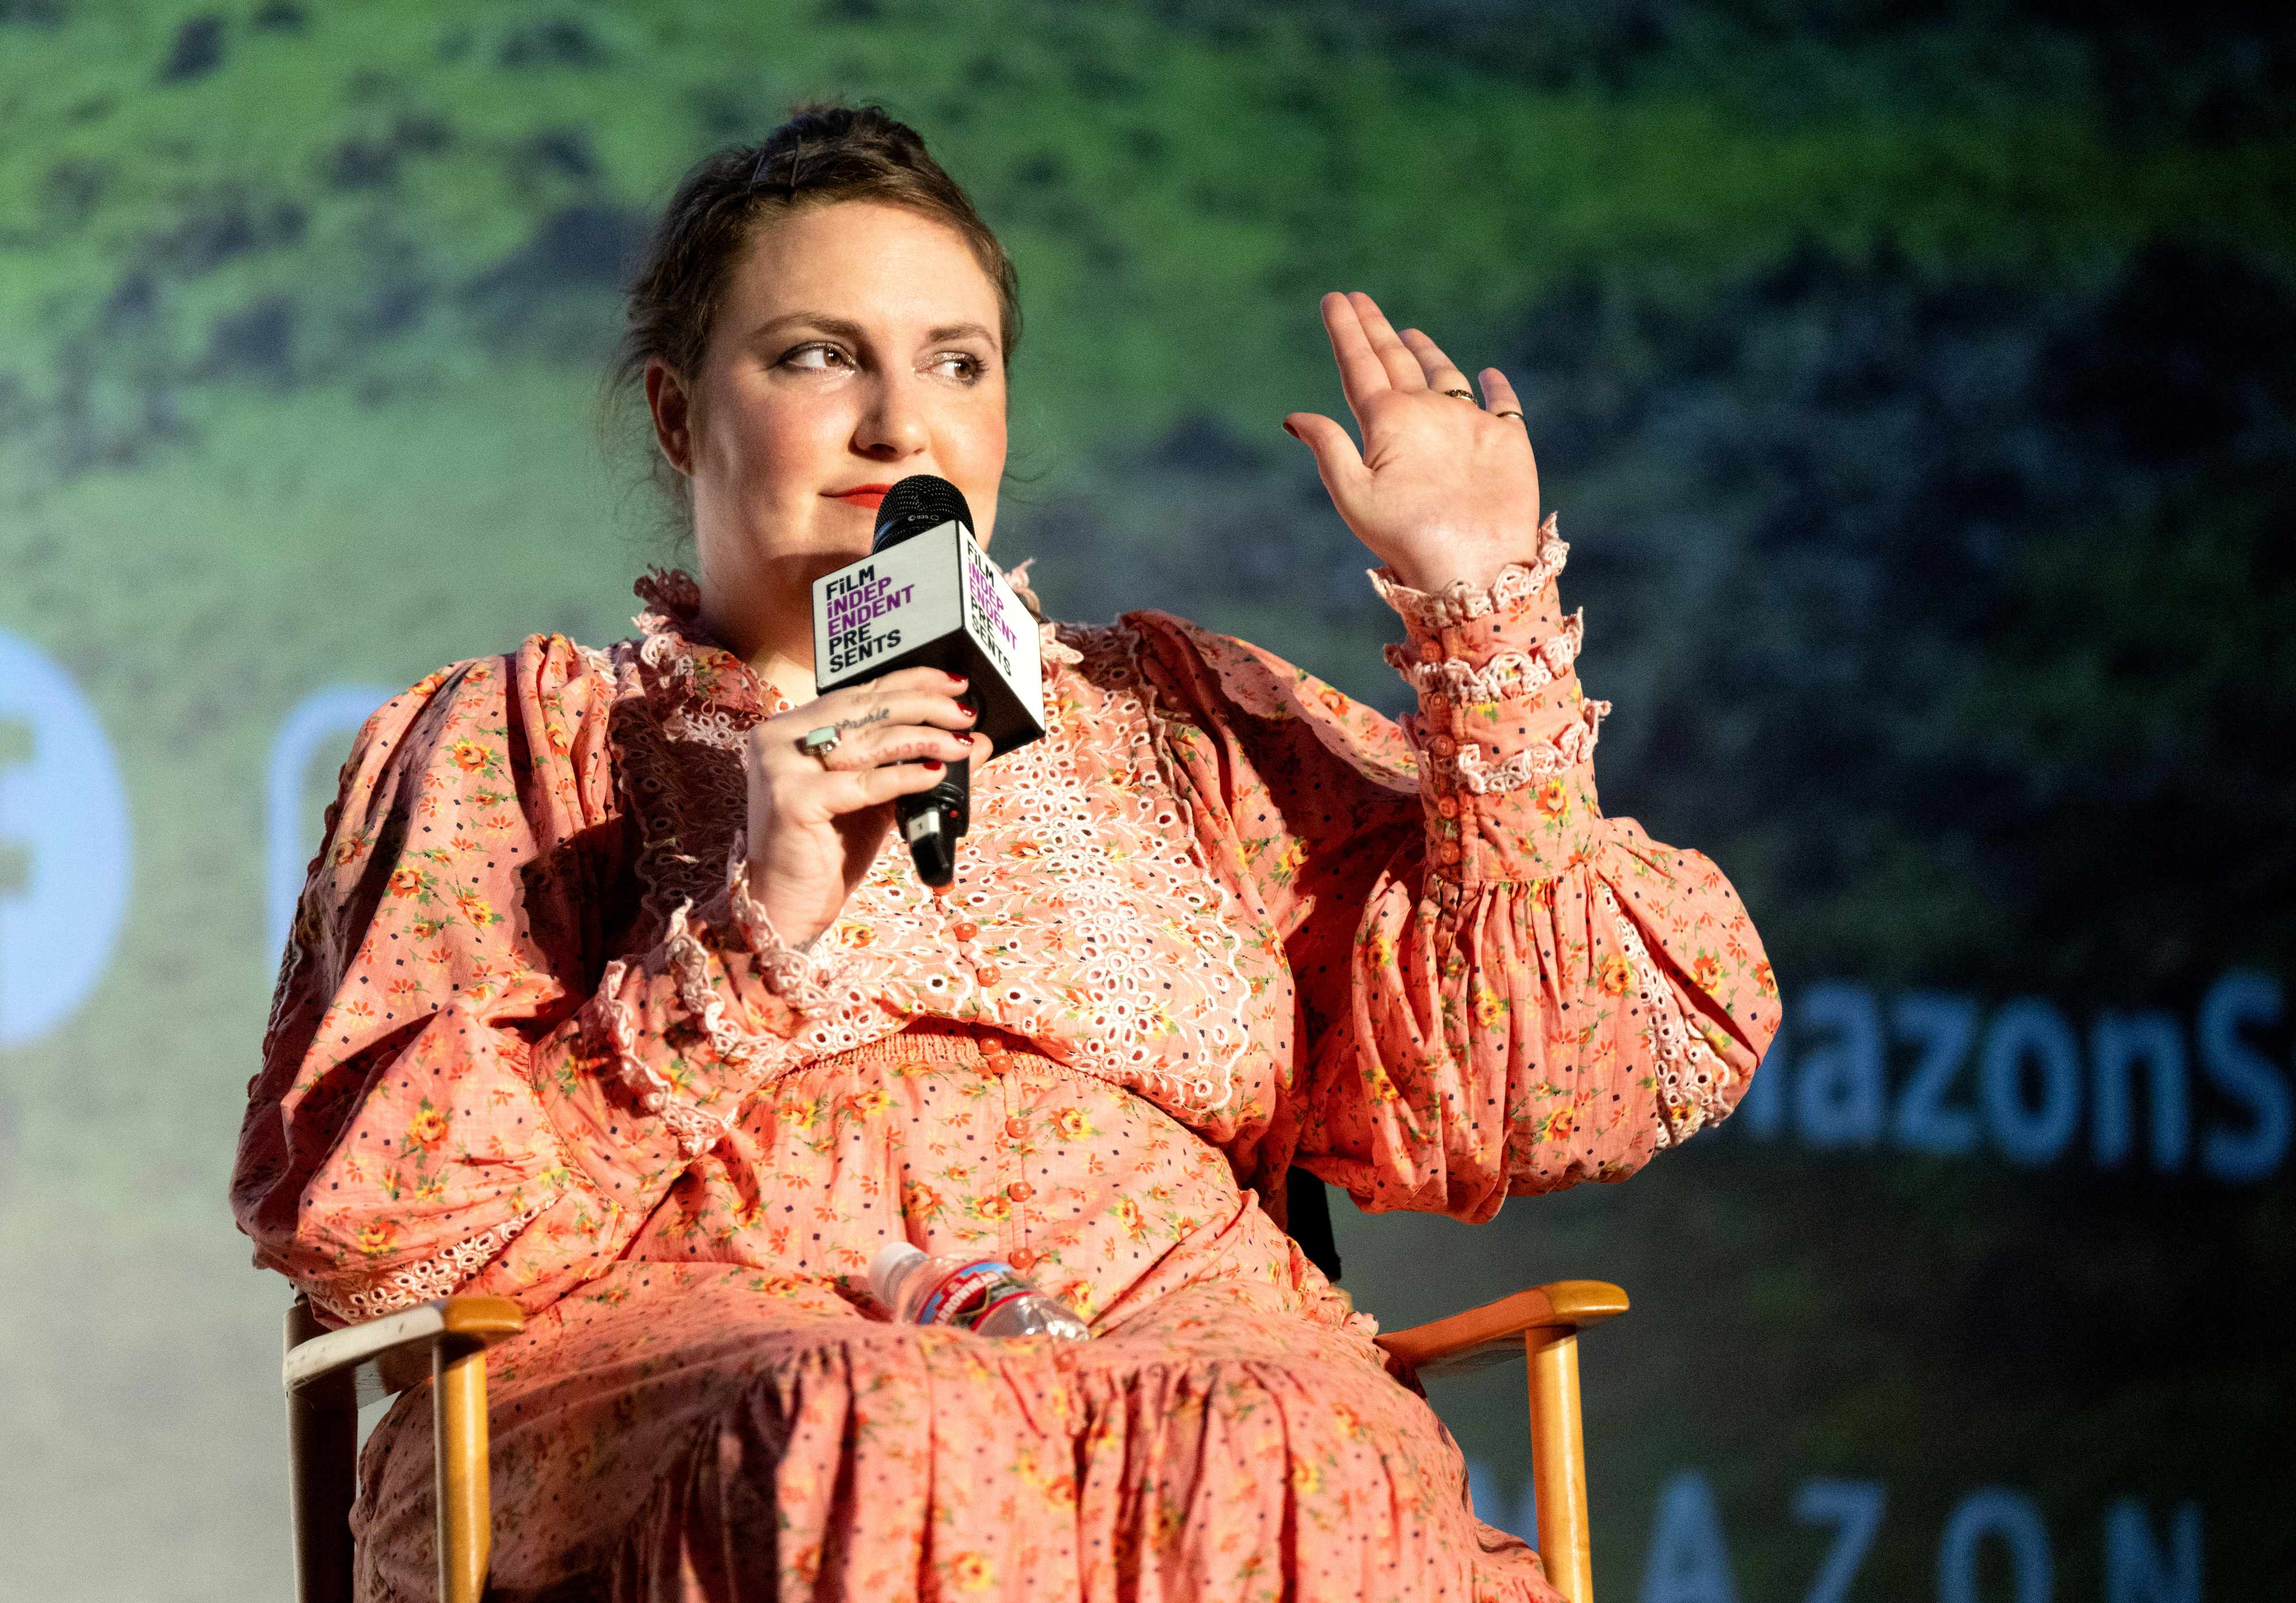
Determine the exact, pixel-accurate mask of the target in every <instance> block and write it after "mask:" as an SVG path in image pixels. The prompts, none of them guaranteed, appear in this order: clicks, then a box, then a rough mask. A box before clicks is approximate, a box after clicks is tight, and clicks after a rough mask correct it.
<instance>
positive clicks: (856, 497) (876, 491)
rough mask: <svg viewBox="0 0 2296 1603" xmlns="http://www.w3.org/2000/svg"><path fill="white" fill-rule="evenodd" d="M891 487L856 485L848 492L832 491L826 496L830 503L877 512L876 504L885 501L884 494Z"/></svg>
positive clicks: (884, 485) (887, 485) (883, 485)
mask: <svg viewBox="0 0 2296 1603" xmlns="http://www.w3.org/2000/svg"><path fill="white" fill-rule="evenodd" d="M891 488H892V486H891V485H889V484H857V485H855V486H854V487H852V488H851V489H849V490H832V491H829V492H827V494H828V495H829V498H830V499H831V500H832V501H843V502H848V503H851V504H852V505H854V506H861V507H866V508H868V509H869V510H870V511H876V510H877V503H879V502H881V501H882V500H884V499H885V492H886V491H888V490H890V489H891Z"/></svg>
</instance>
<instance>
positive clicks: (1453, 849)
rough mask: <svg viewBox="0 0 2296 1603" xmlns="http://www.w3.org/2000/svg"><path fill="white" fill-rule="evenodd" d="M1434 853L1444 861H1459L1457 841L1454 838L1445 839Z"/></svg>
mask: <svg viewBox="0 0 2296 1603" xmlns="http://www.w3.org/2000/svg"><path fill="white" fill-rule="evenodd" d="M1435 855H1437V856H1438V857H1440V858H1441V859H1442V860H1443V861H1444V862H1446V863H1456V862H1458V861H1459V843H1458V842H1457V841H1456V840H1447V841H1445V842H1444V843H1443V845H1442V847H1441V849H1439V851H1437V852H1436V854H1435Z"/></svg>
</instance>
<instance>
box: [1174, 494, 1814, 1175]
mask: <svg viewBox="0 0 2296 1603" xmlns="http://www.w3.org/2000/svg"><path fill="white" fill-rule="evenodd" d="M1567 551H1568V547H1567V546H1565V545H1564V544H1563V543H1562V540H1561V539H1560V538H1558V537H1557V536H1556V534H1555V532H1554V522H1553V519H1549V520H1548V523H1547V525H1546V528H1543V529H1542V530H1541V541H1540V546H1539V551H1538V557H1537V560H1535V561H1533V562H1530V563H1527V564H1519V565H1515V566H1513V567H1510V568H1507V569H1506V570H1505V571H1504V572H1503V573H1502V574H1501V575H1500V576H1499V577H1498V578H1497V581H1496V582H1495V583H1494V584H1493V585H1491V586H1490V587H1489V588H1488V589H1487V590H1473V589H1471V588H1468V587H1464V586H1454V587H1453V588H1452V589H1451V590H1450V591H1449V592H1447V593H1443V594H1440V595H1435V594H1427V593H1421V592H1416V591H1412V590H1408V589H1406V588H1405V587H1403V586H1402V585H1399V584H1397V583H1396V582H1394V581H1393V580H1392V578H1391V577H1388V576H1386V575H1384V574H1380V575H1374V583H1375V584H1377V585H1378V586H1379V588H1380V591H1381V593H1382V595H1383V596H1384V597H1385V598H1386V600H1387V601H1389V603H1390V605H1392V606H1393V607H1394V608H1395V609H1396V610H1397V611H1398V613H1399V614H1400V615H1401V616H1402V618H1403V621H1404V625H1405V627H1406V631H1407V634H1408V637H1409V638H1408V642H1407V643H1406V644H1405V645H1403V646H1400V647H1390V648H1389V660H1390V662H1391V663H1392V664H1394V665H1395V666H1396V667H1398V668H1399V669H1400V670H1401V671H1402V673H1403V674H1404V675H1405V677H1406V680H1407V681H1408V682H1409V683H1410V684H1411V685H1412V687H1413V688H1414V689H1415V691H1417V693H1418V708H1417V710H1416V712H1415V713H1414V714H1412V715H1409V716H1406V717H1405V718H1404V719H1403V720H1402V721H1401V724H1400V726H1399V727H1398V725H1396V724H1390V723H1389V722H1388V721H1387V720H1386V719H1384V718H1382V717H1381V716H1379V715H1378V714H1377V713H1375V712H1373V711H1371V710H1370V709H1368V708H1365V707H1362V706H1360V705H1359V704H1357V703H1355V702H1353V701H1351V700H1349V699H1347V698H1346V697H1343V696H1341V695H1340V694H1339V693H1338V692H1337V691H1333V690H1332V689H1330V688H1329V687H1328V686H1324V685H1322V684H1320V683H1317V682H1316V681H1315V680H1314V679H1312V678H1311V677H1309V676H1308V675H1304V674H1301V673H1300V672H1299V671H1298V670H1297V669H1295V668H1292V667H1289V666H1288V665H1286V664H1283V663H1281V662H1279V661H1277V660H1276V659H1275V658H1272V657H1270V656H1268V655H1267V654H1266V653H1264V652H1260V651H1259V650H1256V649H1255V648H1252V647H1250V646H1246V645H1242V643H1240V642H1234V641H1228V640H1225V639H1222V638H1221V637H1218V636H1214V635H1210V634H1207V633H1206V632H1203V631H1201V630H1196V629H1194V628H1193V626H1187V625H1184V624H1181V623H1179V622H1178V621H1177V620H1172V619H1161V618H1154V617H1141V618H1139V620H1138V621H1137V622H1136V627H1139V628H1141V629H1142V631H1143V634H1144V637H1145V638H1146V639H1147V641H1148V642H1149V643H1148V648H1147V655H1148V657H1149V658H1151V660H1152V662H1153V663H1154V665H1155V668H1156V674H1155V676H1156V677H1157V679H1158V682H1159V684H1160V689H1161V691H1162V692H1163V695H1164V698H1165V701H1166V705H1167V707H1169V711H1170V713H1171V716H1172V723H1173V726H1174V729H1175V733H1174V735H1173V736H1172V737H1171V739H1170V740H1169V746H1170V748H1171V753H1172V757H1171V763H1172V766H1173V768H1174V770H1175V771H1176V773H1177V776H1178V784H1179V787H1180V788H1181V789H1184V790H1185V791H1186V792H1187V793H1188V794H1189V795H1190V796H1191V797H1193V799H1194V801H1195V804H1196V806H1197V809H1198V814H1199V817H1200V820H1201V821H1202V822H1200V825H1199V832H1200V835H1202V836H1205V837H1216V838H1217V839H1216V840H1213V841H1211V843H1210V844H1211V846H1212V849H1213V850H1214V852H1215V853H1216V854H1217V855H1218V856H1219V857H1220V858H1221V859H1222V860H1224V861H1225V862H1226V863H1227V864H1228V872H1229V874H1230V875H1231V877H1232V878H1234V879H1237V880H1239V881H1241V884H1240V890H1241V893H1242V896H1243V899H1244V900H1245V901H1246V902H1247V904H1256V905H1257V908H1258V909H1259V912H1260V914H1261V916H1262V917H1264V918H1265V919H1266V920H1267V924H1268V927H1269V928H1270V929H1271V931H1272V935H1271V938H1273V939H1275V940H1279V941H1281V942H1282V944H1283V953H1284V955H1285V958H1286V960H1287V962H1286V968H1287V969H1288V971H1289V974H1290V976H1291V978H1292V985H1293V986H1294V987H1295V993H1296V994H1295V998H1294V1005H1295V1006H1296V1009H1297V1011H1298V1017H1299V1024H1298V1031H1297V1039H1298V1041H1299V1043H1300V1045H1299V1051H1298V1053H1297V1059H1298V1061H1297V1067H1296V1069H1295V1072H1294V1077H1293V1083H1292V1085H1291V1086H1290V1088H1289V1095H1288V1098H1287V1100H1286V1106H1285V1107H1283V1108H1280V1109H1278V1110H1275V1113H1274V1115H1273V1118H1274V1120H1275V1125H1277V1126H1279V1128H1278V1129H1277V1130H1276V1131H1275V1134H1274V1135H1273V1136H1272V1138H1271V1141H1270V1144H1271V1145H1272V1146H1274V1147H1275V1148H1276V1149H1278V1153H1279V1155H1280V1154H1281V1153H1283V1152H1288V1153H1289V1158H1290V1161H1292V1162H1295V1163H1298V1164H1300V1165H1304V1166H1305V1167H1307V1168H1308V1169H1309V1170H1310V1171H1311V1172H1313V1173H1315V1174H1318V1175H1320V1176H1322V1177H1323V1178H1324V1179H1325V1180H1328V1181H1330V1182H1333V1183H1335V1184H1338V1185H1341V1186H1344V1187H1346V1188H1347V1190H1349V1192H1350V1193H1351V1194H1352V1195H1353V1196H1354V1197H1355V1198H1356V1200H1357V1202H1358V1204H1360V1205H1361V1206H1365V1207H1367V1208H1371V1209H1374V1210H1377V1209H1384V1208H1415V1209H1423V1210H1429V1211H1439V1212H1444V1213H1448V1214H1451V1215H1456V1216H1457V1217H1460V1218H1464V1219H1469V1220H1480V1219H1483V1218H1487V1217H1488V1216H1489V1215H1492V1214H1493V1213H1495V1212H1496V1211H1497V1208H1498V1206H1499V1205H1500V1203H1501V1202H1502V1201H1503V1200H1504V1198H1505V1197H1507V1196H1508V1195H1511V1194H1519V1193H1526V1192H1536V1191H1546V1190H1556V1189H1559V1188H1562V1187H1564V1186H1568V1185H1571V1184H1575V1183H1577V1182H1581V1181H1585V1180H1603V1181H1610V1180H1619V1179H1623V1178H1624V1177H1626V1176H1627V1175H1628V1174H1631V1173H1633V1172H1634V1171H1635V1170H1636V1169H1637V1168H1639V1167H1640V1166H1641V1165H1643V1164H1644V1163H1645V1162H1646V1161H1648V1159H1649V1158H1650V1157H1651V1156H1652V1154H1653V1153H1655V1152H1656V1151H1658V1150H1659V1149H1661V1148H1664V1147H1668V1146H1671V1145H1673V1144H1675V1143H1677V1142H1679V1141H1683V1140H1685V1139H1687V1138H1688V1137H1689V1136H1690V1135H1691V1134H1693V1133H1695V1132H1696V1131H1697V1130H1699V1129H1700V1128H1702V1126H1704V1125H1709V1124H1710V1123H1713V1122H1714V1121H1717V1120H1718V1119H1720V1118H1722V1117H1724V1116H1726V1115H1727V1113H1728V1112H1729V1110H1730V1108H1732V1107H1733V1106H1734V1103H1735V1102H1736V1100H1738V1098H1739V1097H1740V1096H1741V1095H1743V1092H1744V1090H1745V1087H1746V1084H1747V1083H1748V1080H1749V1079H1750V1077H1751V1075H1752V1073H1753V1071H1754V1067H1755V1066H1756V1064H1757V1063H1758V1062H1759V1059H1760V1057H1761V1054H1762V1052H1763V1051H1764V1049H1765V1048H1766V1046H1767V1043H1768V1042H1769V1040H1770V1038H1771V1036H1772V1035H1774V1034H1775V1031H1776V1029H1777V1026H1778V1018H1779V1010H1778V1002H1777V994H1776V986H1775V982H1774V981H1773V979H1772V977H1771V973H1770V969H1769V965H1768V963H1767V961H1765V958H1764V955H1763V952H1762V946H1761V943H1760V940H1759V936H1757V935H1756V934H1755V932H1754V928H1753V926H1752V924H1751V921H1750V920H1748V918H1747V915H1746V912H1745V909H1744V908H1743V906H1742V905H1741V904H1740V902H1739V900H1738V897H1737V895H1736V893H1735V892H1734V890H1733V889H1732V887H1731V886H1730V884H1729V882H1728V881H1727V880H1726V879H1725V878H1724V877H1723V875H1722V873H1721V871H1719V870H1718V869H1717V868H1716V867H1715V865H1714V864H1713V863H1710V861H1708V860H1707V859H1706V858H1705V857H1704V856H1702V855H1700V854H1698V853H1696V852H1694V851H1688V850H1683V849H1678V848H1676V847H1672V846H1663V845H1661V844H1659V843H1658V842H1655V841H1653V840H1652V839H1651V838H1649V837H1648V836H1647V835H1645V834H1644V831H1643V830H1642V829H1641V828H1640V827H1639V826H1638V825H1637V824H1636V823H1635V822H1633V821H1631V820H1628V819H1611V818H1606V817H1604V816H1603V813H1602V810H1601V807H1600V805H1599V802H1598V799H1597V796H1596V790H1595V775H1594V768H1593V762H1592V757H1593V752H1594V748H1595V734H1596V730H1597V728H1598V726H1599V724H1600V721H1601V718H1602V716H1603V714H1604V713H1606V712H1607V711H1608V710H1609V708H1608V707H1607V705H1606V704H1604V703H1601V702H1594V701H1589V700H1587V699H1586V698H1585V696H1584V695H1583V694H1582V693H1581V691H1580V688H1579V680H1578V675H1577V674H1576V671H1575V668H1574V666H1573V665H1574V661H1575V658H1577V655H1578V650H1579V640H1580V637H1581V629H1582V621H1581V619H1580V618H1579V617H1577V616H1575V615H1574V616H1572V617H1564V616H1563V615H1562V610H1561V605H1560V602H1559V601H1558V599H1557V595H1556V588H1555V579H1556V576H1557V575H1558V574H1559V573H1560V572H1561V570H1562V565H1563V560H1564V558H1565V555H1566V553H1567ZM1269 1161H1270V1160H1269V1159H1267V1158H1266V1157H1263V1158H1262V1160H1261V1162H1260V1165H1259V1166H1260V1169H1261V1172H1262V1174H1263V1176H1264V1175H1265V1174H1266V1173H1267V1165H1268V1162H1269Z"/></svg>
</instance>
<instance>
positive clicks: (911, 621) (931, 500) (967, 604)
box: [813, 473, 1045, 887]
mask: <svg viewBox="0 0 2296 1603" xmlns="http://www.w3.org/2000/svg"><path fill="white" fill-rule="evenodd" d="M813 660H814V683H815V684H816V685H817V686H818V687H819V688H820V689H822V690H824V691H832V690H838V689H840V688H842V687H843V686H845V685H849V684H855V683H860V682H862V681H865V680H870V679H874V678H877V677H878V676H879V675H884V674H890V673H892V672H894V671H896V670H897V669H900V668H914V667H931V668H939V669H940V670H941V671H942V672H943V673H945V674H958V675H963V676H964V678H965V680H966V681H968V683H969V687H970V688H969V691H968V694H969V696H970V699H971V700H972V705H973V706H974V707H978V708H979V709H980V717H979V718H977V719H976V720H975V721H974V723H973V729H974V731H975V732H977V733H980V734H985V735H987V736H988V740H989V745H990V750H989V754H988V755H989V756H990V757H1002V756H1004V755H1005V753H1006V752H1008V751H1010V750H1012V749H1013V748H1014V747H1016V746H1025V745H1027V744H1028V743H1029V741H1031V740H1038V739H1041V738H1042V737H1043V735H1044V732H1045V687H1044V662H1043V658H1042V655H1041V653H1040V651H1039V650H1038V647H1037V620H1036V619H1035V618H1033V617H1030V616H1029V609H1028V608H1026V607H1025V606H1023V605H1021V598H1020V597H1018V596H1016V595H1014V594H1013V587H1012V586H1011V585H1008V584H1006V583H1005V576H1004V574H1003V573H1001V572H1000V571H998V569H997V568H996V565H995V564H993V563H991V562H990V561H989V560H988V556H987V555H986V554H985V553H984V552H982V551H981V549H980V544H979V542H978V541H976V540H975V539H974V538H973V535H972V508H971V507H969V506H967V505H966V504H965V501H964V492H963V491H961V490H959V489H958V488H957V487H955V485H953V484H951V483H949V482H948V480H947V479H945V478H935V477H933V476H932V475H931V474H930V473H917V474H913V475H911V476H910V477H909V478H904V479H903V480H901V482H900V483H898V484H897V485H895V486H894V487H892V488H891V489H890V490H888V491H886V492H885V499H884V500H883V501H882V502H881V503H879V505H878V508H877V534H876V538H875V540H874V541H873V544H872V545H871V548H870V552H869V555H868V556H867V557H865V559H863V560H860V561H858V562H854V563H849V564H848V565H847V566H846V567H843V568H839V569H838V570H837V571H836V572H834V573H832V574H828V575H825V576H824V577H821V578H818V579H816V580H815V581H814V582H813ZM894 815H895V816H896V817H897V818H898V820H899V821H900V825H901V838H903V839H904V840H906V841H907V842H908V843H909V856H910V859H911V861H913V862H914V863H915V864H916V869H917V878H918V879H922V880H923V881H924V882H925V883H926V884H927V885H931V886H934V887H939V886H944V885H947V884H948V883H949V882H950V881H951V880H952V879H955V877H956V839H957V837H958V836H960V835H962V834H964V832H965V830H967V829H969V828H971V827H972V765H970V764H969V763H955V764H951V765H950V766H949V768H948V772H947V776H946V777H945V778H943V779H942V781H940V783H939V784H937V785H935V786H934V787H933V788H932V789H930V790H927V791H924V792H922V794H920V795H916V796H905V797H901V798H900V799H899V800H898V802H896V803H895V804H894Z"/></svg>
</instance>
